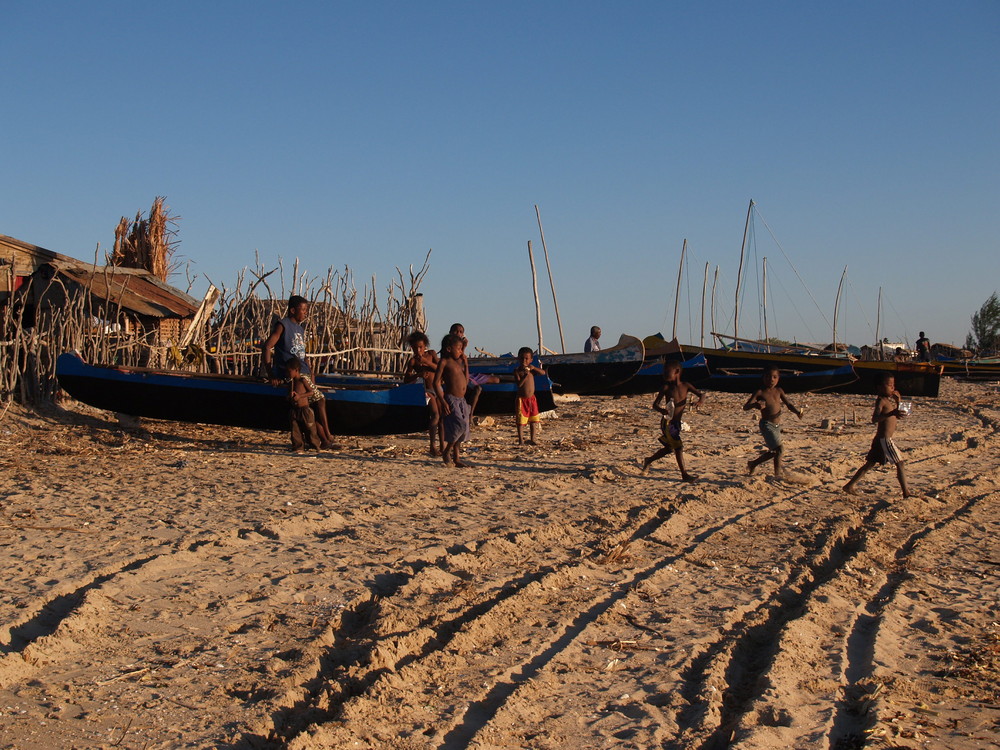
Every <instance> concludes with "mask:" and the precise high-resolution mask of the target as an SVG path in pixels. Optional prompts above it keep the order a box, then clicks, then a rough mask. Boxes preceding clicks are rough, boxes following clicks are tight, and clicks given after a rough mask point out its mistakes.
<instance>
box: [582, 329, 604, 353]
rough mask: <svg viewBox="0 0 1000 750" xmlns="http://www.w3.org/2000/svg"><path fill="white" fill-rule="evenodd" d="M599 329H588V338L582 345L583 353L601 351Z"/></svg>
mask: <svg viewBox="0 0 1000 750" xmlns="http://www.w3.org/2000/svg"><path fill="white" fill-rule="evenodd" d="M600 339H601V329H600V327H599V326H591V327H590V338H589V339H587V340H586V341H585V342H584V343H583V351H584V352H599V351H601V341H600Z"/></svg>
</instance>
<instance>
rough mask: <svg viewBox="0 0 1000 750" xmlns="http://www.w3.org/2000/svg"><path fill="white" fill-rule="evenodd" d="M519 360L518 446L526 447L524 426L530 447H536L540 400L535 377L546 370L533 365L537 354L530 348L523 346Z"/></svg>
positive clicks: (518, 354)
mask: <svg viewBox="0 0 1000 750" xmlns="http://www.w3.org/2000/svg"><path fill="white" fill-rule="evenodd" d="M517 358H518V359H519V360H520V362H521V363H520V364H519V365H518V367H517V369H516V370H514V380H515V381H516V382H517V406H516V412H515V419H516V420H517V442H518V445H524V425H528V430H529V433H528V434H529V437H528V445H535V430H536V429H537V426H538V422H539V417H538V399H536V398H535V375H544V374H545V370H543V369H541V368H540V367H535V366H534V365H533V364H531V360H532V359H534V358H535V353H534V352H533V351H531V348H530V347H527V346H522V347H521V348H520V349H518V350H517Z"/></svg>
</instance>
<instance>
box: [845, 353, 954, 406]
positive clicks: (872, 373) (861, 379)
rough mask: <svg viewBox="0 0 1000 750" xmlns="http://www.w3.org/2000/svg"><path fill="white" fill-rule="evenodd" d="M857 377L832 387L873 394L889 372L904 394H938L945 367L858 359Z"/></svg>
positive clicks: (933, 395) (849, 391)
mask: <svg viewBox="0 0 1000 750" xmlns="http://www.w3.org/2000/svg"><path fill="white" fill-rule="evenodd" d="M853 364H854V372H856V373H857V375H858V379H857V381H856V382H854V383H850V384H847V385H843V386H839V387H837V388H833V389H831V391H830V392H831V393H856V394H859V395H863V396H874V395H876V394H877V393H878V384H879V383H880V382H881V380H882V378H883V377H885V376H886V375H892V376H893V378H895V381H896V390H897V391H899V393H900V395H903V396H927V397H929V398H937V396H938V393H940V391H941V373H942V370H943V369H944V368H943V367H942V366H941V365H939V364H935V363H934V362H880V361H877V360H876V361H864V360H858V361H856V362H854V363H853Z"/></svg>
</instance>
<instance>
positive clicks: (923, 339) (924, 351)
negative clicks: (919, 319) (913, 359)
mask: <svg viewBox="0 0 1000 750" xmlns="http://www.w3.org/2000/svg"><path fill="white" fill-rule="evenodd" d="M917 359H919V360H920V361H921V362H930V361H931V342H930V339H928V338H927V336H926V334H924V332H923V331H921V332H920V338H918V339H917Z"/></svg>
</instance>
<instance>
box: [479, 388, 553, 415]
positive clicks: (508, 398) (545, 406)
mask: <svg viewBox="0 0 1000 750" xmlns="http://www.w3.org/2000/svg"><path fill="white" fill-rule="evenodd" d="M535 398H536V399H537V401H538V411H552V410H553V409H555V408H556V403H555V400H554V399H553V398H552V391H535ZM516 399H517V393H516V391H490V390H487V389H486V388H483V391H482V393H480V394H479V401H477V402H476V416H477V417H480V416H486V415H497V416H513V415H514V407H515V405H516V403H517V402H516Z"/></svg>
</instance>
